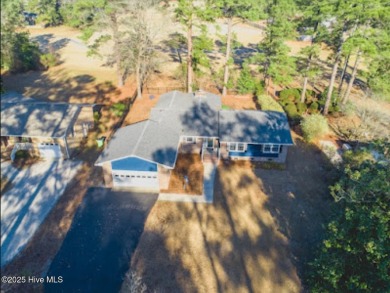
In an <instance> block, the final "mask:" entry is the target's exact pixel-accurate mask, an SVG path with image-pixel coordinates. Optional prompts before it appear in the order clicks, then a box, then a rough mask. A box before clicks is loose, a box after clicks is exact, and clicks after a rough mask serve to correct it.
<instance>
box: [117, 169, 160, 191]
mask: <svg viewBox="0 0 390 293" xmlns="http://www.w3.org/2000/svg"><path fill="white" fill-rule="evenodd" d="M112 178H113V185H114V187H137V188H147V189H158V188H159V182H158V176H157V172H143V171H119V170H113V171H112Z"/></svg>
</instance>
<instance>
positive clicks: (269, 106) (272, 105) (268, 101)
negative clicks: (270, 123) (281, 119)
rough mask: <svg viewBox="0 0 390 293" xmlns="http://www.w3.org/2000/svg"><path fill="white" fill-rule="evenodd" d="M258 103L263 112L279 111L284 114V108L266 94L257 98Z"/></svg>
mask: <svg viewBox="0 0 390 293" xmlns="http://www.w3.org/2000/svg"><path fill="white" fill-rule="evenodd" d="M257 101H258V103H259V104H260V107H261V110H263V111H277V112H284V110H283V107H282V106H281V105H280V104H279V103H278V102H277V101H275V100H274V99H273V98H272V97H270V96H268V95H266V94H260V95H258V96H257Z"/></svg>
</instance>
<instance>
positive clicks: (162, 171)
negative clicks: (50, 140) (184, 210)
mask: <svg viewBox="0 0 390 293" xmlns="http://www.w3.org/2000/svg"><path fill="white" fill-rule="evenodd" d="M221 108H222V103H221V98H220V97H219V96H217V95H214V94H210V93H204V92H197V93H196V94H186V93H181V92H178V91H173V92H169V93H166V94H164V95H162V96H161V97H160V99H159V101H158V102H157V105H156V106H155V108H153V109H152V110H151V113H150V117H149V119H148V120H145V121H141V122H138V123H134V124H131V125H128V126H126V127H122V128H120V129H119V130H118V131H117V132H116V133H115V134H114V135H113V137H112V139H111V140H110V141H109V143H108V145H107V147H106V148H105V149H104V151H103V152H102V154H101V155H100V156H99V158H98V160H97V161H96V163H95V165H96V166H101V167H103V174H104V180H105V184H106V186H108V187H119V188H135V189H138V188H140V189H142V190H146V189H148V190H151V191H159V190H161V189H166V188H167V187H168V184H169V178H170V174H171V171H172V169H174V168H175V163H176V159H177V155H178V153H180V152H185V153H189V152H190V153H197V154H199V156H201V158H202V161H218V160H220V159H233V160H254V161H272V162H279V163H283V162H285V160H286V156H287V149H288V146H291V145H293V141H292V138H291V133H290V128H289V125H288V121H287V117H286V115H285V114H284V113H281V112H274V111H252V110H240V111H234V110H221Z"/></svg>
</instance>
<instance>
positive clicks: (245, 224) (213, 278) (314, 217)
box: [131, 139, 331, 292]
mask: <svg viewBox="0 0 390 293" xmlns="http://www.w3.org/2000/svg"><path fill="white" fill-rule="evenodd" d="M296 141H297V146H296V147H293V148H292V149H291V150H290V153H289V159H288V162H287V168H286V170H283V171H279V170H253V169H252V168H251V167H250V166H249V165H248V164H241V163H234V164H230V165H226V164H225V165H220V166H219V168H218V174H217V178H216V182H215V189H214V190H215V199H214V204H211V205H205V204H193V203H166V202H158V203H157V204H156V205H155V206H154V208H153V209H152V211H151V214H150V216H149V218H148V220H147V222H146V225H145V230H144V234H143V235H142V237H141V240H140V243H139V245H138V248H137V250H136V252H135V254H134V256H133V259H132V262H131V268H132V270H133V272H134V271H135V272H137V273H138V274H139V275H140V276H141V277H142V278H143V280H144V282H145V283H146V285H147V287H148V289H150V290H156V291H157V292H300V291H301V290H302V284H301V280H300V277H299V276H300V275H301V274H304V273H305V272H304V264H305V261H306V260H307V258H308V257H309V256H310V253H311V251H312V248H313V246H314V245H315V244H316V243H318V241H320V239H321V235H322V227H321V224H322V223H323V222H324V221H325V219H326V218H327V217H329V213H328V211H329V209H330V208H329V206H330V204H331V200H330V198H329V196H328V195H327V183H326V182H325V177H326V176H325V175H326V169H325V168H324V165H323V162H322V159H321V158H322V157H321V155H320V152H319V151H318V150H315V149H312V148H308V147H306V146H305V145H303V144H302V143H301V142H300V140H299V139H297V140H296ZM308 156H310V157H311V159H312V160H311V162H308V161H307V160H305V159H304V158H305V157H306V158H307V157H308ZM159 290H161V291H159Z"/></svg>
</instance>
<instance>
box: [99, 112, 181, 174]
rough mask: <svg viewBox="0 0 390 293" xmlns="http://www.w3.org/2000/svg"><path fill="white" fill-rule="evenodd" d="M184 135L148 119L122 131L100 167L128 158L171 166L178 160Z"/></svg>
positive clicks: (111, 145)
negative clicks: (178, 151) (105, 163)
mask: <svg viewBox="0 0 390 293" xmlns="http://www.w3.org/2000/svg"><path fill="white" fill-rule="evenodd" d="M179 137H180V134H179V132H178V131H177V129H175V128H172V127H162V125H161V124H160V123H159V122H156V121H153V120H146V121H142V122H138V123H135V124H131V125H129V126H126V127H122V128H120V129H119V130H118V131H117V132H116V133H115V134H114V136H113V137H112V139H111V140H110V142H109V143H108V145H107V147H106V148H105V149H104V151H103V153H102V154H101V155H100V157H99V158H98V160H97V161H96V163H95V164H96V165H101V164H103V163H104V162H108V161H114V160H118V159H121V158H125V157H131V156H135V157H139V158H142V159H145V160H148V161H152V162H156V163H159V164H162V165H165V166H167V167H173V166H174V164H175V161H176V154H177V147H178V143H179Z"/></svg>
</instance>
